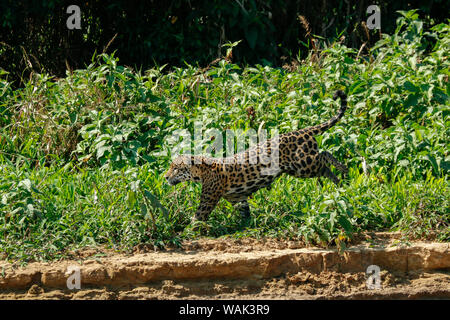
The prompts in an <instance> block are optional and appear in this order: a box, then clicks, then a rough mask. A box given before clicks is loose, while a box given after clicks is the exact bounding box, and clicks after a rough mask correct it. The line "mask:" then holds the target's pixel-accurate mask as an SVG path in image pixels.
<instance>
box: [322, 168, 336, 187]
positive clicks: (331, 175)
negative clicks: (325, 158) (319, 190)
mask: <svg viewBox="0 0 450 320" xmlns="http://www.w3.org/2000/svg"><path fill="white" fill-rule="evenodd" d="M321 176H322V177H327V178H329V179H331V180H332V181H333V182H334V183H335V184H336V185H339V183H340V181H339V179H338V177H336V176H335V175H334V173H333V172H331V170H330V168H328V167H323V169H322V171H321ZM319 181H320V177H319ZM320 183H321V184H322V182H320Z"/></svg>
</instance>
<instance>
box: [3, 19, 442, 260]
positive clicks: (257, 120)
mask: <svg viewBox="0 0 450 320" xmlns="http://www.w3.org/2000/svg"><path fill="white" fill-rule="evenodd" d="M449 33H450V26H449V25H448V24H438V25H434V26H432V27H431V28H425V29H424V24H423V23H422V21H421V20H419V19H418V15H417V13H415V12H414V11H409V12H401V14H400V17H399V19H398V27H397V29H396V30H395V32H394V33H393V34H392V35H383V37H382V39H381V40H380V41H378V42H377V43H376V45H375V46H374V47H373V48H372V49H371V51H370V53H369V54H362V53H360V52H358V51H357V50H355V49H352V48H349V47H347V46H345V45H344V44H342V43H339V42H336V43H333V44H332V45H330V46H326V47H325V49H324V50H322V51H320V52H311V53H310V55H309V56H308V57H307V59H306V60H305V61H299V62H295V63H293V64H292V65H291V66H289V67H286V69H281V68H272V67H269V66H262V65H256V66H254V67H251V66H247V67H245V68H242V67H240V66H239V65H237V64H234V63H232V62H229V61H227V60H226V59H222V60H220V61H219V62H218V63H217V64H214V65H212V66H210V67H208V68H199V67H194V66H190V65H187V66H185V67H183V68H174V70H173V71H171V72H166V73H164V72H163V71H164V67H160V68H154V69H150V70H147V71H145V72H134V71H132V70H131V69H130V68H128V67H123V66H121V65H119V64H118V62H119V60H118V59H117V58H116V57H114V55H107V54H101V55H98V56H94V57H93V58H92V61H91V64H90V65H89V66H88V67H87V68H86V69H80V70H75V71H73V72H72V73H71V72H68V73H67V76H66V77H64V78H61V79H54V78H52V77H50V76H48V75H47V74H33V75H32V77H31V79H30V80H29V81H27V82H26V83H25V85H24V88H21V89H13V88H12V85H11V82H9V81H7V80H5V79H6V77H7V75H5V74H2V78H1V79H2V80H0V126H1V127H0V168H1V170H2V171H1V174H0V191H1V199H0V200H1V201H0V247H1V248H2V250H0V251H2V252H5V253H6V255H7V256H8V257H21V258H27V257H28V258H29V257H54V255H55V254H56V253H60V252H61V250H62V249H64V248H73V247H75V246H85V245H90V244H108V245H110V246H113V247H118V248H129V247H132V246H133V245H136V244H138V243H142V242H151V243H154V244H156V245H164V244H168V243H174V244H178V243H179V242H180V241H182V240H183V239H188V238H193V237H197V236H198V235H199V234H198V232H197V231H194V230H192V228H190V227H187V228H185V227H186V226H188V224H189V217H190V216H191V215H193V213H194V211H195V209H196V207H197V204H198V196H199V191H200V189H199V186H198V185H196V184H183V185H181V186H178V187H176V188H173V187H170V186H168V185H167V184H166V183H165V181H164V178H163V173H164V171H165V170H166V168H167V166H168V164H169V161H170V153H171V150H172V148H173V146H174V142H175V141H174V137H175V136H174V133H175V132H177V130H179V129H187V130H190V132H191V133H192V132H193V129H194V124H195V122H196V121H202V122H203V124H204V128H203V129H204V130H206V129H207V128H216V129H219V130H220V131H222V132H223V131H225V130H226V129H243V130H244V131H245V130H248V129H250V128H252V129H255V130H258V128H259V126H260V125H261V123H262V122H264V126H265V127H267V128H269V129H270V128H277V129H279V131H280V132H287V131H290V130H293V129H295V128H300V127H305V126H309V125H315V124H318V123H320V122H322V121H324V120H326V119H329V118H330V117H331V116H332V115H334V114H335V113H336V111H337V109H338V105H337V103H334V102H333V100H332V99H331V96H332V93H333V91H334V90H335V89H338V88H341V89H345V90H346V91H347V93H348V95H349V106H350V107H349V109H348V111H347V113H346V114H345V116H344V118H343V119H342V121H340V122H339V123H338V124H337V125H336V126H334V127H333V128H331V129H330V130H329V131H327V132H326V133H324V134H323V135H322V136H320V137H317V138H318V142H319V145H320V147H321V148H323V149H326V150H328V151H330V152H331V153H333V154H334V155H335V156H336V157H337V158H338V159H340V160H341V161H343V162H345V163H346V164H347V165H348V166H349V168H350V173H349V179H348V180H347V182H346V183H345V184H344V185H343V186H342V187H339V188H336V187H335V186H334V185H333V184H332V183H331V182H329V183H326V184H325V185H324V187H320V186H319V185H318V184H317V183H316V181H315V179H306V180H300V179H294V178H291V177H283V178H281V179H279V180H278V181H277V182H276V183H275V185H274V187H273V188H272V189H271V190H270V191H268V190H261V191H259V192H257V193H256V194H255V196H254V198H253V199H251V201H250V204H251V206H252V217H251V219H250V221H249V222H248V223H247V224H244V225H243V224H242V222H241V221H240V218H239V216H238V214H236V213H235V212H234V210H233V208H232V207H231V205H230V204H229V203H228V202H226V201H221V202H220V203H219V206H218V207H217V209H216V210H214V212H213V214H212V216H211V218H210V221H209V226H210V227H209V230H208V231H207V234H208V235H210V236H222V235H229V234H231V235H233V236H235V237H243V236H255V237H260V236H282V237H291V238H302V239H304V240H307V241H311V242H313V243H317V244H322V245H326V244H330V243H333V242H335V243H338V244H339V245H340V246H342V245H343V243H344V242H346V241H348V240H349V239H351V238H352V236H353V234H354V233H355V232H360V231H366V230H386V229H393V230H403V231H404V234H405V235H408V236H411V237H422V238H437V239H440V240H447V241H448V240H449V235H450V234H449V223H450V221H449V215H448V207H449V196H448V195H449V194H450V193H449V185H448V170H449V161H450V159H449V154H448V136H449V123H448V121H449V120H448V113H449V111H448V105H449V91H450V85H449V81H448V77H449V73H450V72H449V70H450V69H449V64H450V62H449V60H448V52H450V51H449V49H450V48H449V47H450V34H449ZM430 44H432V45H431V47H430ZM239 45H240V44H237V46H239ZM324 46H325V45H324ZM235 48H236V47H235ZM235 48H233V49H235ZM203 138H204V141H205V142H206V141H210V140H211V139H209V137H208V136H205V137H203ZM205 146H206V144H205ZM27 255H30V256H27Z"/></svg>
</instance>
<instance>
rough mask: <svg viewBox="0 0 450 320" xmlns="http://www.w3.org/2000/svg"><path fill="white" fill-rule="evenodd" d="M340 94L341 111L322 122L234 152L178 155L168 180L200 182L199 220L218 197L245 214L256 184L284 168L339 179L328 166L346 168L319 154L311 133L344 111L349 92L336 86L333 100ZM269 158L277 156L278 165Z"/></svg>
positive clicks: (303, 175)
mask: <svg viewBox="0 0 450 320" xmlns="http://www.w3.org/2000/svg"><path fill="white" fill-rule="evenodd" d="M338 97H339V98H340V99H341V108H340V109H339V113H338V114H337V115H335V116H334V117H332V118H331V119H330V120H328V121H326V122H324V123H322V124H319V125H317V126H313V127H309V128H305V129H301V130H298V131H293V132H289V133H286V134H282V135H279V136H277V137H275V138H272V139H269V140H267V141H264V142H262V143H259V144H257V145H255V146H254V147H252V148H250V149H248V150H246V151H243V152H241V153H237V154H235V155H234V156H232V157H227V158H222V159H218V158H209V157H203V156H186V155H184V156H179V157H177V158H175V160H174V161H173V162H172V164H171V165H170V168H169V171H168V172H167V173H166V175H165V177H166V179H167V180H168V182H169V184H171V185H176V184H178V183H180V182H183V181H187V180H192V181H197V182H201V183H202V193H201V198H200V206H199V208H198V209H197V212H196V214H195V219H199V220H206V219H207V218H208V216H209V214H210V213H211V211H212V210H213V209H214V207H215V206H216V204H217V202H218V201H219V199H220V198H221V197H223V198H225V199H226V200H228V201H230V202H231V203H233V204H239V203H240V208H239V210H240V212H241V214H242V215H243V216H244V217H248V216H249V214H250V209H249V205H248V202H247V198H248V197H249V196H250V195H251V194H252V193H254V192H255V191H257V190H258V189H260V188H264V187H269V186H270V184H271V183H272V182H273V181H274V180H275V179H276V178H277V177H279V176H280V175H281V174H282V173H287V174H289V175H292V176H295V177H299V178H311V177H318V178H319V181H320V177H322V176H323V177H327V178H330V179H331V180H333V182H334V183H336V184H337V183H338V182H339V179H338V178H337V177H336V176H335V175H334V174H333V173H332V172H331V170H330V168H329V165H333V166H335V167H336V168H337V169H339V170H340V171H342V172H343V173H344V174H345V173H347V168H346V167H345V166H344V165H343V164H341V163H340V162H339V161H338V160H336V159H335V158H334V157H333V156H332V155H331V154H330V153H329V152H327V151H324V152H321V153H319V150H318V148H317V142H316V140H315V138H314V136H315V135H318V134H321V133H323V132H324V131H325V130H327V129H329V128H330V127H332V126H333V125H334V124H336V122H338V121H339V119H341V118H342V116H343V115H344V113H345V110H346V108H347V96H346V95H345V93H344V92H343V91H340V90H338V91H336V93H335V94H334V96H333V99H337V98H338ZM277 152H278V155H276V153H277ZM270 156H273V157H272V158H270ZM276 156H277V157H276ZM270 159H272V160H273V159H278V166H277V165H276V163H274V162H271V161H270Z"/></svg>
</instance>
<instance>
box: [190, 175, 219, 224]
mask: <svg viewBox="0 0 450 320" xmlns="http://www.w3.org/2000/svg"><path fill="white" fill-rule="evenodd" d="M221 196H222V190H221V189H220V188H217V186H213V185H210V184H204V185H203V186H202V195H201V196H200V205H199V207H198V209H197V212H196V213H195V217H194V219H193V221H196V220H200V221H206V220H208V217H209V214H210V213H211V211H213V209H214V208H215V206H216V205H217V202H219V200H220V197H221Z"/></svg>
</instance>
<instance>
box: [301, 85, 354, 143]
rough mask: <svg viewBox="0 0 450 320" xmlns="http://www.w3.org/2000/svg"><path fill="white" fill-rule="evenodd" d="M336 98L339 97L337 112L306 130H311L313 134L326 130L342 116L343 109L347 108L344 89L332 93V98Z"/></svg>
mask: <svg viewBox="0 0 450 320" xmlns="http://www.w3.org/2000/svg"><path fill="white" fill-rule="evenodd" d="M337 98H341V108H340V109H339V112H338V114H337V115H335V116H334V117H333V118H331V119H330V120H328V121H326V122H324V123H321V124H319V125H317V126H314V127H311V128H309V130H308V131H310V132H312V134H313V135H316V134H321V133H322V132H324V131H326V130H328V129H329V128H331V127H332V126H334V125H335V124H336V123H337V122H338V121H339V120H340V119H341V118H342V117H343V116H344V113H345V110H347V95H346V94H345V93H344V91H342V90H337V91H336V92H335V93H334V95H333V99H334V100H336V99H337Z"/></svg>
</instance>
